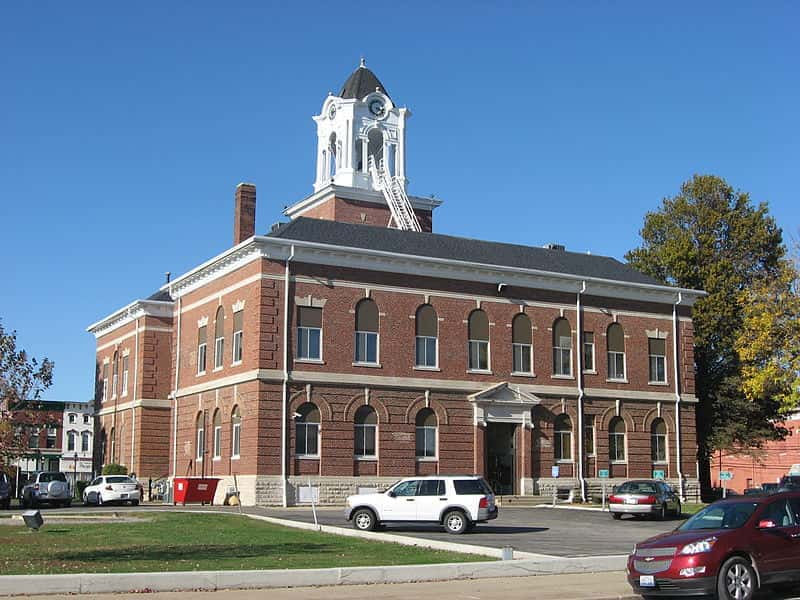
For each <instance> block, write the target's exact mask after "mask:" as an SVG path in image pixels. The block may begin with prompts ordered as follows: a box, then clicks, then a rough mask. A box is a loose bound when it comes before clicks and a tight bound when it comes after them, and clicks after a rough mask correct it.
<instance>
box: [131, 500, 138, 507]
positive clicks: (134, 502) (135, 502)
mask: <svg viewBox="0 0 800 600" xmlns="http://www.w3.org/2000/svg"><path fill="white" fill-rule="evenodd" d="M131 506H139V501H138V500H131Z"/></svg>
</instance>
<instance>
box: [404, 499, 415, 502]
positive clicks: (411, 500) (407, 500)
mask: <svg viewBox="0 0 800 600" xmlns="http://www.w3.org/2000/svg"><path fill="white" fill-rule="evenodd" d="M413 501H414V499H413V498H406V502H413Z"/></svg>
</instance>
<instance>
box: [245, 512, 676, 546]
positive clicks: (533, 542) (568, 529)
mask: <svg viewBox="0 0 800 600" xmlns="http://www.w3.org/2000/svg"><path fill="white" fill-rule="evenodd" d="M246 510H248V512H254V513H257V514H262V515H267V516H270V517H278V518H284V519H292V520H295V521H304V522H308V523H313V515H312V513H311V508H310V507H308V508H290V509H265V508H251V509H246ZM317 516H318V519H319V522H320V523H323V524H325V525H338V526H345V527H350V526H351V524H350V523H348V522H347V521H345V519H344V516H343V511H342V509H335V510H334V509H328V508H325V509H317ZM680 523H681V521H679V520H667V521H654V520H647V519H631V518H629V517H625V518H623V519H622V520H620V521H614V520H612V519H611V515H609V514H608V513H607V512H599V511H589V510H578V509H573V508H549V507H542V508H501V509H500V516H499V517H498V518H497V519H495V520H494V521H490V522H489V523H485V524H482V525H478V526H477V527H476V528H475V530H474V531H473V532H471V533H468V534H465V535H461V536H454V535H450V534H447V533H445V532H443V531H442V530H441V528H440V527H436V526H404V527H397V526H388V527H386V531H387V532H391V533H396V534H400V535H407V536H413V537H419V538H427V539H438V540H447V541H452V542H461V543H465V544H474V545H476V546H490V547H493V548H502V547H503V546H512V547H513V548H514V549H516V550H521V551H523V552H533V553H536V554H550V555H553V556H603V555H612V554H628V553H629V552H630V551H631V548H632V547H633V544H635V543H636V542H640V541H642V540H644V539H646V538H648V537H650V536H653V535H657V534H659V533H663V532H665V531H669V530H671V529H674V528H675V527H676V526H677V525H679V524H680Z"/></svg>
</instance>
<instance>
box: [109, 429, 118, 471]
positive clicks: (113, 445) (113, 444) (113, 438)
mask: <svg viewBox="0 0 800 600" xmlns="http://www.w3.org/2000/svg"><path fill="white" fill-rule="evenodd" d="M108 439H109V444H108V449H109V454H108V462H110V463H113V462H114V460H115V458H116V450H117V432H116V431H115V430H114V428H113V427H112V428H111V434H110V435H109V436H108Z"/></svg>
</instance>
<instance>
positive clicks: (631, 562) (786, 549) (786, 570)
mask: <svg viewBox="0 0 800 600" xmlns="http://www.w3.org/2000/svg"><path fill="white" fill-rule="evenodd" d="M627 574H628V583H630V584H631V586H632V587H633V589H634V591H635V592H636V593H637V594H641V595H642V596H644V597H645V598H651V597H652V598H656V597H660V596H676V595H686V596H695V595H707V594H716V595H717V596H719V598H720V599H721V600H731V599H736V600H750V599H751V598H753V596H754V595H755V593H756V592H757V591H758V589H759V588H761V587H763V586H766V585H770V584H777V583H786V582H798V581H800V492H781V493H778V494H772V495H762V496H756V495H752V496H737V497H735V498H731V499H729V500H721V501H719V502H715V503H714V504H711V505H710V506H707V507H706V508H704V509H703V510H701V511H700V512H698V513H697V514H696V515H694V516H693V517H692V518H690V519H689V520H688V521H686V522H685V523H683V524H682V525H681V526H680V527H678V528H677V529H676V530H674V531H671V532H669V533H664V534H662V535H658V536H656V537H652V538H650V539H648V540H646V541H644V542H642V543H640V544H636V546H634V548H633V553H632V554H631V555H630V556H629V557H628V568H627Z"/></svg>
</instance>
